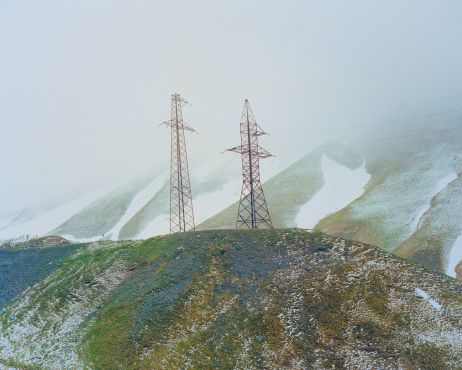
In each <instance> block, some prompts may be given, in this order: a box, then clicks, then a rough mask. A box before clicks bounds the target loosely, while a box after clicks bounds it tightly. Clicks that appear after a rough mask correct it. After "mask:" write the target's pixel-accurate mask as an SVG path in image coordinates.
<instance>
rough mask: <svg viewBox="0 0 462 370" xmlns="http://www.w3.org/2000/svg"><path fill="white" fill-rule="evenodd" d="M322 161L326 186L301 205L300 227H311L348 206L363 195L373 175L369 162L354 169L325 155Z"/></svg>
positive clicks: (297, 219) (298, 223)
mask: <svg viewBox="0 0 462 370" xmlns="http://www.w3.org/2000/svg"><path fill="white" fill-rule="evenodd" d="M321 164H322V173H323V176H324V186H323V187H322V188H321V190H319V191H318V192H317V193H316V194H315V196H314V197H313V198H311V199H310V200H309V201H308V202H306V203H305V204H304V205H303V206H302V207H301V208H300V211H299V213H298V215H297V217H296V219H295V222H296V224H297V226H298V227H303V228H308V229H311V228H313V227H314V226H315V225H316V224H317V223H318V222H319V221H320V220H322V219H323V218H324V217H326V216H327V215H329V214H331V213H334V212H337V211H338V210H340V209H342V208H344V207H346V206H347V205H348V204H350V203H351V202H352V201H354V200H355V199H357V198H359V197H360V196H361V195H362V194H363V192H364V188H365V186H366V184H367V183H368V181H369V179H370V178H371V175H370V174H369V173H368V172H367V171H366V165H365V163H363V164H362V166H360V167H358V168H356V169H355V170H352V169H350V168H348V167H345V166H342V165H341V164H339V163H337V162H335V161H333V160H331V159H329V158H328V157H327V156H325V155H323V156H322V159H321Z"/></svg>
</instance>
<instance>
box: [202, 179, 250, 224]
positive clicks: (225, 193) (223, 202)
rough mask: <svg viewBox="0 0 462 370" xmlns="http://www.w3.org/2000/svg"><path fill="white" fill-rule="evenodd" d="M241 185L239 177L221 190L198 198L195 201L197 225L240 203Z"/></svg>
mask: <svg viewBox="0 0 462 370" xmlns="http://www.w3.org/2000/svg"><path fill="white" fill-rule="evenodd" d="M241 183H242V179H240V178H239V177H237V178H234V179H232V180H230V181H228V182H227V183H226V184H224V185H223V186H222V188H221V189H218V190H215V191H213V192H211V193H206V194H201V195H199V196H197V197H196V198H195V199H194V200H193V202H194V215H195V217H196V220H195V221H196V225H198V224H200V223H201V222H203V221H205V220H207V219H208V218H210V217H212V216H214V215H216V214H217V213H219V212H221V211H223V210H224V209H225V208H227V207H229V206H230V205H232V204H233V203H235V202H238V201H239V197H240V193H241Z"/></svg>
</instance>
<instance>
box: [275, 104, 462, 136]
mask: <svg viewBox="0 0 462 370" xmlns="http://www.w3.org/2000/svg"><path fill="white" fill-rule="evenodd" d="M459 111H462V108H457V109H451V110H446V111H440V112H433V113H427V114H421V115H418V116H409V117H405V118H399V119H394V120H390V121H379V122H375V123H365V124H357V125H351V126H338V127H332V128H326V129H316V130H304V131H287V132H271V133H270V134H271V135H303V134H312V133H319V132H334V131H344V130H350V129H355V128H364V127H375V126H383V125H392V124H396V123H400V122H405V121H412V120H417V119H422V118H428V117H435V116H441V115H444V114H449V113H454V112H459Z"/></svg>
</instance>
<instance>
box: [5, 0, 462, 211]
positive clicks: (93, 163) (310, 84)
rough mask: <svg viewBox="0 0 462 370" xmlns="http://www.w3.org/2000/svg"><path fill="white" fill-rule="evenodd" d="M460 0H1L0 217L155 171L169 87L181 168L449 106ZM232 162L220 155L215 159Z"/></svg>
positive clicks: (459, 79)
mask: <svg viewBox="0 0 462 370" xmlns="http://www.w3.org/2000/svg"><path fill="white" fill-rule="evenodd" d="M461 15H462V2H461V1H459V0H454V1H450V0H434V1H429V0H427V1H425V0H415V1H411V0H395V1H393V0H387V1H370V0H368V1H359V0H355V1H347V0H339V1H325V0H323V1H321V0H319V1H309V0H287V1H270V0H261V1H252V0H245V1H244V0H232V1H221V0H220V1H217V0H195V1H186V0H185V1H178V0H176V1H175V0H174V1H172V0H168V1H167V0H165V1H151V0H146V1H141V0H131V1H128V0H126V1H115V0H105V1H102V0H81V1H70V0H68V1H66V0H56V1H51V0H41V1H32V0H30V1H22V0H0V169H1V181H0V215H2V214H6V213H8V212H10V211H14V210H17V209H20V208H22V207H26V206H29V205H33V204H39V203H40V202H41V201H44V200H47V199H52V198H54V197H57V196H61V195H63V194H66V193H68V192H72V191H76V190H79V189H80V190H82V189H87V188H90V187H93V186H96V185H103V184H107V183H108V182H119V181H125V180H130V179H131V178H135V177H136V176H138V175H140V174H145V173H150V172H152V173H155V172H159V171H161V170H163V169H165V167H166V166H167V165H168V153H169V152H168V144H169V135H168V130H167V129H165V128H162V127H158V124H159V123H161V122H163V121H165V120H167V119H169V114H170V95H171V94H172V93H173V92H178V93H180V94H182V96H184V97H185V99H186V100H188V101H190V102H191V104H192V106H186V107H185V108H184V117H185V121H187V122H188V123H189V124H190V125H191V126H193V127H194V128H195V129H196V130H197V131H198V132H199V135H190V136H188V139H187V140H188V149H189V157H190V160H191V167H194V166H195V165H198V164H199V163H200V162H201V161H202V160H203V159H204V158H205V157H206V156H207V157H211V156H219V155H222V154H220V152H221V151H223V150H224V149H225V148H227V147H232V146H235V145H238V144H239V127H238V125H239V118H240V114H241V110H242V105H243V100H244V99H245V98H248V99H249V100H250V103H251V106H252V108H253V110H254V113H255V115H256V118H257V120H258V121H259V122H260V123H261V125H262V127H263V128H264V129H265V130H266V131H268V132H270V133H274V134H272V135H269V136H267V137H265V138H262V140H261V144H262V146H264V147H265V148H267V149H268V150H270V151H272V152H273V153H274V154H276V155H278V158H279V159H278V158H276V159H272V160H283V159H284V158H285V160H295V159H297V158H299V157H301V156H302V155H303V154H305V153H306V152H307V151H308V150H290V149H288V148H290V147H300V146H302V147H303V146H310V145H313V146H314V145H318V144H320V143H322V142H323V141H324V140H326V139H328V138H329V135H335V134H336V135H337V136H339V135H340V136H341V135H346V136H354V135H357V134H358V132H357V131H354V132H350V131H342V132H337V133H335V132H329V134H327V133H310V134H304V135H282V134H278V133H287V132H296V131H303V130H311V129H328V128H329V127H339V126H342V125H343V126H349V125H352V124H357V123H359V124H362V123H368V122H377V121H381V120H388V119H396V118H400V117H406V116H412V115H419V114H424V113H428V112H435V111H442V110H446V109H454V108H461V107H462V99H461V98H462V73H461V68H462V22H461V20H460V19H461ZM226 155H229V156H230V157H229V158H231V157H233V154H231V153H228V154H226Z"/></svg>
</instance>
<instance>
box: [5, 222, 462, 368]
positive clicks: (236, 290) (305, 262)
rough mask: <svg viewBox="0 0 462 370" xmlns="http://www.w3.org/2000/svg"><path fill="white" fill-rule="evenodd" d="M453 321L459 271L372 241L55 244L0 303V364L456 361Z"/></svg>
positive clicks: (460, 344)
mask: <svg viewBox="0 0 462 370" xmlns="http://www.w3.org/2000/svg"><path fill="white" fill-rule="evenodd" d="M54 248H62V247H54ZM17 253H21V251H18V252H17ZM21 261H22V263H24V264H27V261H25V260H21ZM29 263H30V262H29ZM18 267H19V266H18ZM23 267H24V268H26V267H27V266H26V265H24V266H23ZM3 278H4V277H3V276H0V280H1V279H3ZM461 333H462V284H461V283H460V282H458V281H456V280H454V279H451V278H448V277H446V276H443V275H440V274H438V273H435V272H433V271H431V270H429V269H426V268H425V267H422V266H418V265H415V264H410V263H408V262H406V261H404V260H401V259H399V258H397V257H394V256H392V255H391V254H388V253H387V252H385V251H383V250H382V249H379V248H376V247H372V246H368V245H364V244H361V243H356V242H351V241H345V240H343V239H338V238H333V237H329V236H326V235H324V234H321V233H309V232H306V231H303V230H297V229H295V230H266V231H264V230H261V231H229V230H223V231H204V232H195V233H185V234H177V235H172V236H164V237H157V238H152V239H149V240H146V241H136V242H99V243H91V244H85V245H81V246H79V248H78V250H76V251H74V253H72V254H69V255H66V256H63V257H62V259H61V261H60V262H59V263H58V264H56V266H55V267H53V269H51V271H50V273H49V274H48V275H47V276H45V277H43V279H41V280H39V281H38V282H37V283H36V284H35V285H33V286H32V287H29V288H27V289H26V290H24V291H23V292H22V293H21V294H19V295H16V297H15V298H14V299H12V300H10V301H9V302H8V304H6V305H5V306H4V307H3V309H1V311H0V367H1V365H3V366H8V367H13V368H55V369H66V368H72V369H75V368H77V369H78V368H93V369H106V368H113V369H114V368H120V369H130V368H133V369H140V368H155V369H162V368H165V369H168V368H184V367H191V368H222V369H227V368H306V367H314V368H330V367H332V366H334V367H346V368H355V367H356V368H357V367H360V368H365V367H373V368H378V367H382V368H383V367H387V366H390V367H392V368H396V367H402V368H418V367H420V368H443V367H448V366H449V367H452V368H457V367H461V366H462V360H461V359H462V334H461Z"/></svg>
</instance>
